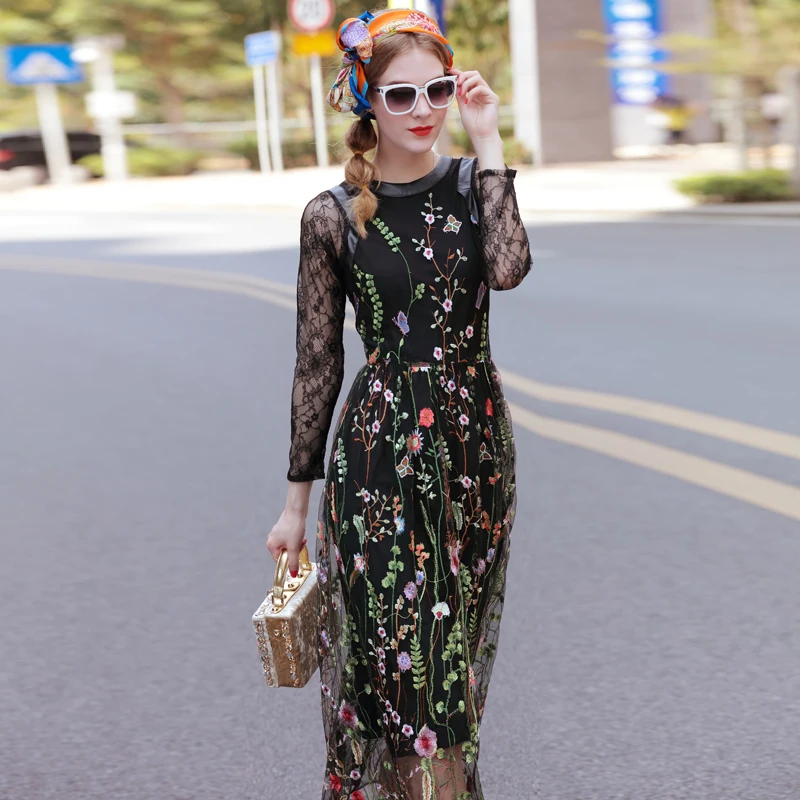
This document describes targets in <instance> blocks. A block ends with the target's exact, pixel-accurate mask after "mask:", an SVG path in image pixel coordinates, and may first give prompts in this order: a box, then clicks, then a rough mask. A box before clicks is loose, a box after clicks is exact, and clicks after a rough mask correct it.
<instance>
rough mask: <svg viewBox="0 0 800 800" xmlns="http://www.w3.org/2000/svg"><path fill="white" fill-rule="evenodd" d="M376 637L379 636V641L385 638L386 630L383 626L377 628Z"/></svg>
mask: <svg viewBox="0 0 800 800" xmlns="http://www.w3.org/2000/svg"><path fill="white" fill-rule="evenodd" d="M378 636H380V637H381V639H385V638H386V628H384V627H383V625H381V626H379V627H378Z"/></svg>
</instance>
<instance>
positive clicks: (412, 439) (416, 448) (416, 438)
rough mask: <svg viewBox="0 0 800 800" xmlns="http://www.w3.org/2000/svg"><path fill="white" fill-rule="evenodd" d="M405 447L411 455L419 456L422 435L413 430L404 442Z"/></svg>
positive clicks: (417, 430) (416, 429)
mask: <svg viewBox="0 0 800 800" xmlns="http://www.w3.org/2000/svg"><path fill="white" fill-rule="evenodd" d="M406 446H407V447H408V452H409V453H413V454H414V455H415V456H416V455H419V452H420V450H422V435H421V434H420V432H419V429H418V428H415V429H414V430H413V431H412V432H411V434H410V435H409V437H408V441H407V442H406Z"/></svg>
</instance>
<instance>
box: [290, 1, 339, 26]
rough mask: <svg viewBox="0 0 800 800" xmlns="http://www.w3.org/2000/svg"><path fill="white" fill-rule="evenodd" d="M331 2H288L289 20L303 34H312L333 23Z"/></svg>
mask: <svg viewBox="0 0 800 800" xmlns="http://www.w3.org/2000/svg"><path fill="white" fill-rule="evenodd" d="M334 11H335V9H334V7H333V0H289V19H291V20H292V23H293V24H294V26H295V27H296V28H298V29H299V30H301V31H303V32H304V33H314V32H315V31H321V30H322V29H323V28H327V27H328V25H330V24H331V22H333V15H334Z"/></svg>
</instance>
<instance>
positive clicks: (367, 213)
mask: <svg viewBox="0 0 800 800" xmlns="http://www.w3.org/2000/svg"><path fill="white" fill-rule="evenodd" d="M415 49H420V50H426V51H428V52H429V53H433V54H434V55H435V56H438V58H439V59H440V60H441V62H442V66H443V67H444V69H445V70H446V69H448V67H449V63H450V53H449V51H448V50H447V48H446V47H445V46H444V45H443V44H442V43H441V42H439V41H438V40H437V39H434V38H433V37H432V36H428V35H427V34H424V33H416V32H414V31H409V32H405V31H400V32H399V33H395V34H392V35H391V36H384V37H383V38H382V39H379V40H378V41H377V42H376V43H375V48H374V50H373V53H372V58H370V61H369V64H364V74H365V75H366V78H367V82H368V83H369V84H370V85H372V82H373V80H374V79H376V78H379V77H380V76H381V75H382V74H383V73H384V72H385V71H386V69H387V67H388V66H389V64H390V63H391V61H392V60H393V59H394V58H395V57H396V56H399V55H401V54H403V53H408V52H410V51H412V50H415ZM344 143H345V144H346V145H347V147H348V148H349V149H350V150H352V151H353V155H352V156H351V157H350V158H349V159H348V161H347V163H346V164H345V165H344V179H345V181H346V182H347V183H349V184H350V185H352V186H357V187H358V188H359V189H360V190H361V191H360V192H359V193H358V194H357V195H356V196H355V197H354V198H353V222H354V224H355V227H356V230H357V231H358V234H359V236H360V237H361V238H362V239H366V238H367V226H366V223H367V222H369V220H371V219H372V218H373V217H374V216H375V212H376V211H377V210H378V198H377V197H376V196H375V194H374V193H373V191H372V189H371V188H370V183H371V182H372V181H375V182H376V183H380V180H381V176H380V170H378V168H377V167H376V166H375V165H374V164H373V163H372V162H371V161H369V160H368V159H366V158H365V157H364V154H365V153H368V152H369V151H370V150H374V149H375V148H376V147H377V146H378V132H377V131H376V130H375V126H374V125H373V124H372V120H370V119H366V118H363V117H362V118H361V119H358V120H356V121H355V122H354V123H353V124H352V125H351V126H350V130H348V131H347V134H346V135H345V138H344Z"/></svg>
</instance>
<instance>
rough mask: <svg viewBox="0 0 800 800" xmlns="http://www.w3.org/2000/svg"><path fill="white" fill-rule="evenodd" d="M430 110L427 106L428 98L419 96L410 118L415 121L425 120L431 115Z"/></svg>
mask: <svg viewBox="0 0 800 800" xmlns="http://www.w3.org/2000/svg"><path fill="white" fill-rule="evenodd" d="M432 113H433V112H432V109H431V107H430V105H429V104H428V98H427V97H425V95H424V94H420V96H419V97H418V98H417V105H416V106H415V107H414V111H413V112H412V116H413V117H414V118H415V119H425V118H426V117H429V116H430V115H431V114H432Z"/></svg>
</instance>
